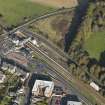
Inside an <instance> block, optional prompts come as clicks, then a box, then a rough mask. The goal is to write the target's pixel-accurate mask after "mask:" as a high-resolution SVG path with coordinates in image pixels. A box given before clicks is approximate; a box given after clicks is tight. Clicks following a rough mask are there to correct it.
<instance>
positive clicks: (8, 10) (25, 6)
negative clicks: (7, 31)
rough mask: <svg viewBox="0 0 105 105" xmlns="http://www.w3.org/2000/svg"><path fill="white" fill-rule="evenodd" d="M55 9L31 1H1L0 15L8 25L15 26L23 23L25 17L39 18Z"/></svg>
mask: <svg viewBox="0 0 105 105" xmlns="http://www.w3.org/2000/svg"><path fill="white" fill-rule="evenodd" d="M53 9H54V8H52V7H49V6H45V5H41V4H38V3H33V2H31V1H30V0H0V14H2V15H3V18H2V20H3V22H4V23H6V24H8V25H15V24H17V23H20V22H22V21H23V18H24V17H31V16H38V15H41V14H43V13H46V12H49V11H51V10H53Z"/></svg>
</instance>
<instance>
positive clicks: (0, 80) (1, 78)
mask: <svg viewBox="0 0 105 105" xmlns="http://www.w3.org/2000/svg"><path fill="white" fill-rule="evenodd" d="M5 79H6V76H5V75H4V74H3V73H2V72H0V83H3V82H4V80H5Z"/></svg>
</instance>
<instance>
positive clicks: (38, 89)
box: [32, 80, 54, 97]
mask: <svg viewBox="0 0 105 105" xmlns="http://www.w3.org/2000/svg"><path fill="white" fill-rule="evenodd" d="M53 89H54V83H53V82H52V81H44V80H36V81H35V84H34V86H33V89H32V94H33V95H34V96H45V97H51V95H52V91H53Z"/></svg>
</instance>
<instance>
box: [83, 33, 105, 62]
mask: <svg viewBox="0 0 105 105" xmlns="http://www.w3.org/2000/svg"><path fill="white" fill-rule="evenodd" d="M84 48H85V49H86V50H87V51H88V52H89V54H90V56H91V57H94V58H96V59H97V60H98V59H99V58H100V53H101V52H103V51H105V32H97V33H93V34H92V35H91V36H90V38H89V39H87V41H86V42H85V45H84Z"/></svg>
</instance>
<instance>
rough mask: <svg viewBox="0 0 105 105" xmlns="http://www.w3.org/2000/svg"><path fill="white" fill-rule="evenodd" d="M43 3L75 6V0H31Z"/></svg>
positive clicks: (57, 5) (54, 5)
mask: <svg viewBox="0 0 105 105" xmlns="http://www.w3.org/2000/svg"><path fill="white" fill-rule="evenodd" d="M31 1H32V2H37V3H40V4H44V5H50V6H53V7H74V6H76V5H77V4H78V3H77V0H31Z"/></svg>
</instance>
